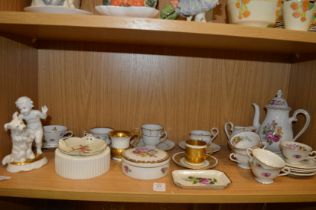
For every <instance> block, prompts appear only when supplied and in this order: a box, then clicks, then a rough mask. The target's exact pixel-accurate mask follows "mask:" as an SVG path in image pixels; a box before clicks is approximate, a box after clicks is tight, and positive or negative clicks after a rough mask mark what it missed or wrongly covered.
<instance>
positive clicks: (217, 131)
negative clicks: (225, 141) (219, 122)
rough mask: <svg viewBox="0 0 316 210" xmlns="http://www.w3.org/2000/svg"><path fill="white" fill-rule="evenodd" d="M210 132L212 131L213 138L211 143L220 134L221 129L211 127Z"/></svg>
mask: <svg viewBox="0 0 316 210" xmlns="http://www.w3.org/2000/svg"><path fill="white" fill-rule="evenodd" d="M210 132H211V140H210V142H209V144H210V143H212V142H213V141H214V139H215V138H216V137H217V136H218V133H219V130H218V128H211V130H210Z"/></svg>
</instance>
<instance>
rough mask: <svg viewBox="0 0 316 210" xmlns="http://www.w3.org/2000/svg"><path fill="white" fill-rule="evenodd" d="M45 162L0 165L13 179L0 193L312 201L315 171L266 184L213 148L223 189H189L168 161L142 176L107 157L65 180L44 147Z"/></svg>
mask: <svg viewBox="0 0 316 210" xmlns="http://www.w3.org/2000/svg"><path fill="white" fill-rule="evenodd" d="M46 156H47V157H48V158H49V163H48V165H45V166H44V167H42V168H40V169H38V170H34V171H31V172H22V173H17V174H10V173H8V172H7V171H6V170H5V168H1V169H0V174H1V175H7V176H11V177H12V179H11V180H8V181H1V182H0V196H8V197H23V198H46V199H62V200H89V201H113V202H144V203H149V202H156V203H160V202H163V203H272V202H315V201H316V185H315V182H316V177H306V178H295V177H278V178H277V179H276V180H275V183H273V184H271V185H262V184H259V183H257V182H256V181H255V180H254V179H253V177H252V174H251V172H250V171H249V170H245V169H240V168H238V167H237V166H236V165H235V163H233V162H231V161H229V160H228V158H227V157H228V152H227V151H223V150H222V151H220V152H218V153H216V154H214V156H215V157H217V158H219V165H218V166H217V167H216V168H215V169H217V170H221V171H223V172H225V173H226V174H227V175H228V176H229V178H230V179H231V181H232V184H231V185H229V186H228V187H227V188H226V189H223V190H196V189H194V190H192V189H182V188H179V187H176V186H175V185H174V184H173V182H172V177H171V171H172V170H174V169H180V168H179V167H178V166H175V165H174V164H173V163H171V170H170V173H169V174H168V176H166V177H164V178H161V179H159V180H153V181H141V180H134V179H132V178H129V177H127V176H125V175H123V173H122V171H121V168H120V163H118V162H115V161H112V162H111V168H110V171H109V172H108V173H106V174H104V175H102V176H100V177H97V178H94V179H89V180H80V181H79V180H68V179H64V178H62V177H60V176H58V175H57V174H56V173H55V170H54V159H53V152H46ZM154 182H159V183H166V188H167V190H166V192H154V191H153V190H152V187H153V183H154Z"/></svg>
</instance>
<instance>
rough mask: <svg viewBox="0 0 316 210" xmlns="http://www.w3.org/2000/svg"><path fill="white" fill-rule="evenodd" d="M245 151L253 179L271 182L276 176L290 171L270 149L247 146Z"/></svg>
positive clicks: (262, 182)
mask: <svg viewBox="0 0 316 210" xmlns="http://www.w3.org/2000/svg"><path fill="white" fill-rule="evenodd" d="M247 152H248V156H249V158H250V167H251V171H252V173H253V174H254V176H255V180H256V181H257V182H259V183H261V184H272V183H273V180H274V179H275V178H276V177H278V176H285V175H288V174H289V173H290V168H288V167H286V166H285V162H284V160H283V159H282V158H280V157H279V156H278V155H277V154H275V153H273V152H271V151H268V150H265V149H260V148H256V149H251V148H249V149H248V150H247Z"/></svg>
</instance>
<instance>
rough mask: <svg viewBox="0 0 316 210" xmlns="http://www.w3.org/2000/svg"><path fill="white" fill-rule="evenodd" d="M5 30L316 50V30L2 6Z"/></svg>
mask: <svg viewBox="0 0 316 210" xmlns="http://www.w3.org/2000/svg"><path fill="white" fill-rule="evenodd" d="M0 32H2V33H5V34H6V35H9V36H10V35H11V34H14V35H20V36H24V37H29V38H32V39H39V40H67V41H89V42H108V43H127V44H140V45H165V46H180V47H197V48H215V49H238V50H250V51H261V52H271V53H285V54H301V53H316V33H314V32H298V31H289V30H285V29H275V28H257V27H247V26H239V25H231V24H220V23H196V22H186V21H171V20H160V19H146V18H130V17H108V16H96V15H64V14H58V15H57V14H40V13H27V12H0Z"/></svg>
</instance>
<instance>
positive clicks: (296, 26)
mask: <svg viewBox="0 0 316 210" xmlns="http://www.w3.org/2000/svg"><path fill="white" fill-rule="evenodd" d="M315 7H316V6H315V3H314V1H310V0H286V1H284V3H283V18H284V25H285V28H286V29H290V30H298V31H307V30H308V28H309V27H310V25H311V23H312V21H313V16H314V13H315Z"/></svg>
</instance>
